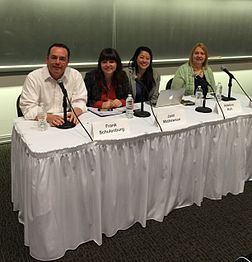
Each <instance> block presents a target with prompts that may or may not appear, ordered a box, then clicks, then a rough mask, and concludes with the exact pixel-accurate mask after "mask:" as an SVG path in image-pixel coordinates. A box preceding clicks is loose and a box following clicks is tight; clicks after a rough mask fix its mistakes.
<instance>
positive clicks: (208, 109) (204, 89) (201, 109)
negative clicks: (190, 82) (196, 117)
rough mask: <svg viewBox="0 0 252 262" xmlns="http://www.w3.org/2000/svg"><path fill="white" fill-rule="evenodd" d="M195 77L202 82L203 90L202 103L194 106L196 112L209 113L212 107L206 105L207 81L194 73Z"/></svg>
mask: <svg viewBox="0 0 252 262" xmlns="http://www.w3.org/2000/svg"><path fill="white" fill-rule="evenodd" d="M195 78H196V79H197V80H198V81H199V82H201V83H202V91H203V105H202V106H198V107H196V108H195V110H196V111H197V112H201V113H211V112H212V109H211V108H209V107H206V96H207V92H208V88H207V83H206V81H205V80H204V79H202V78H201V77H200V76H199V75H196V76H195Z"/></svg>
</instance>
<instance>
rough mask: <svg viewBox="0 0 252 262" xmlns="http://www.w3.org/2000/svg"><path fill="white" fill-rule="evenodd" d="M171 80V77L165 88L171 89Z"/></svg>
mask: <svg viewBox="0 0 252 262" xmlns="http://www.w3.org/2000/svg"><path fill="white" fill-rule="evenodd" d="M172 80H173V78H171V79H170V80H169V81H168V82H167V84H166V88H165V89H171V84H172Z"/></svg>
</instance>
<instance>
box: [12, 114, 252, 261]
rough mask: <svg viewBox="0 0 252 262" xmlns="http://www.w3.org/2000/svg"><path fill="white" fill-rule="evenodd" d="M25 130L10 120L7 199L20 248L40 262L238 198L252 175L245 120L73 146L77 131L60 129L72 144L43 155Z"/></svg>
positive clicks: (251, 126)
mask: <svg viewBox="0 0 252 262" xmlns="http://www.w3.org/2000/svg"><path fill="white" fill-rule="evenodd" d="M143 121H147V120H143ZM32 126H33V123H29V121H20V120H18V121H16V122H15V123H14V127H13V133H12V201H13V204H14V210H19V219H20V222H22V223H24V231H25V233H24V234H25V236H24V239H25V245H27V246H29V247H30V254H31V255H32V256H33V257H35V258H37V259H39V260H53V259H57V258H60V257H62V256H63V255H64V254H65V252H66V250H68V249H75V248H76V247H78V246H79V245H80V244H82V243H85V242H87V241H90V240H94V241H95V242H96V243H97V244H98V245H101V244H102V234H103V233H104V234H105V235H106V236H113V235H114V234H116V232H117V231H118V230H120V229H127V228H129V227H130V226H132V225H133V224H134V223H136V222H139V223H141V225H142V226H143V227H145V226H146V221H147V220H148V219H154V220H157V221H163V219H164V216H166V215H167V214H168V213H169V212H170V211H171V210H173V209H174V208H179V207H183V206H188V205H192V204H193V203H195V204H197V205H200V204H201V202H202V200H203V197H208V198H211V199H221V197H222V196H223V195H226V194H227V193H229V192H231V193H232V194H239V193H242V192H243V189H244V182H245V181H246V180H248V179H249V178H251V177H252V176H251V170H252V166H251V165H252V164H251V163H252V154H251V145H252V138H251V134H250V132H251V130H252V116H251V115H244V116H239V117H234V118H230V119H227V120H217V121H211V122H207V123H199V124H197V125H193V126H191V127H187V128H185V129H181V130H174V131H170V132H163V133H161V132H159V133H157V132H154V133H149V134H143V135H140V136H137V137H133V138H132V137H131V138H128V139H121V140H109V141H94V142H91V143H81V142H79V143H76V144H75V142H74V139H77V138H79V137H78V134H79V132H80V131H79V129H77V128H74V129H73V130H71V131H70V130H69V131H67V132H70V133H71V135H73V136H70V135H69V139H71V137H73V145H74V146H72V147H69V146H66V147H63V148H61V149H59V150H48V151H46V150H42V152H39V150H31V148H35V147H34V144H33V143H34V141H33V142H31V141H32V139H31V138H29V136H30V133H29V132H28V131H27V130H32ZM25 130H26V131H27V132H28V133H26V131H25ZM50 130H52V131H50V132H60V131H59V130H57V131H55V128H54V129H53V128H51V129H50ZM22 131H23V133H22ZM31 132H33V131H31ZM74 132H76V134H75V135H74ZM44 134H45V133H44ZM64 134H65V133H64ZM51 135H52V136H53V133H52V134H51ZM48 137H49V135H48ZM76 137H77V138H76ZM41 139H42V140H43V138H41ZM44 139H46V137H45V138H44ZM48 139H50V138H48ZM64 139H65V138H64ZM79 139H80V138H79ZM29 141H30V142H31V143H29ZM55 143H57V142H55Z"/></svg>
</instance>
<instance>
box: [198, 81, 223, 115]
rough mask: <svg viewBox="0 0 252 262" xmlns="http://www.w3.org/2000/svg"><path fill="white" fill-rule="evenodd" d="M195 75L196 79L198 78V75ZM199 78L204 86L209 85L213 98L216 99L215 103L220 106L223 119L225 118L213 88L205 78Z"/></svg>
mask: <svg viewBox="0 0 252 262" xmlns="http://www.w3.org/2000/svg"><path fill="white" fill-rule="evenodd" d="M196 77H197V79H198V77H199V76H196ZM199 80H200V81H201V82H202V83H205V85H206V86H209V87H210V88H211V90H212V92H213V96H214V98H215V100H216V103H217V104H218V106H219V108H220V110H221V113H222V116H223V119H226V118H225V115H224V112H223V109H222V107H221V105H220V102H219V100H218V98H217V97H216V94H215V90H214V89H213V87H212V86H211V85H210V84H209V83H208V81H207V80H206V79H203V78H201V77H200V79H199Z"/></svg>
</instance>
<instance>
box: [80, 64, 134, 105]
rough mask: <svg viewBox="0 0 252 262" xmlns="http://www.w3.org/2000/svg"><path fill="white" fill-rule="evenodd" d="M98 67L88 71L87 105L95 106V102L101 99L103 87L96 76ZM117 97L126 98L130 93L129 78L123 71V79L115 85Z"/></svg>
mask: <svg viewBox="0 0 252 262" xmlns="http://www.w3.org/2000/svg"><path fill="white" fill-rule="evenodd" d="M96 72H97V69H95V70H92V71H89V72H87V73H86V75H85V78H84V81H85V85H86V88H87V92H88V94H87V95H88V101H87V106H91V107H92V106H93V105H94V104H95V102H97V101H99V100H101V95H102V87H101V86H100V85H99V83H98V82H99V80H98V79H97V76H96ZM115 91H116V98H117V99H126V98H127V96H128V93H129V79H128V77H127V75H126V73H125V72H124V71H123V78H122V81H121V82H120V83H119V84H118V85H117V86H116V87H115Z"/></svg>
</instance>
